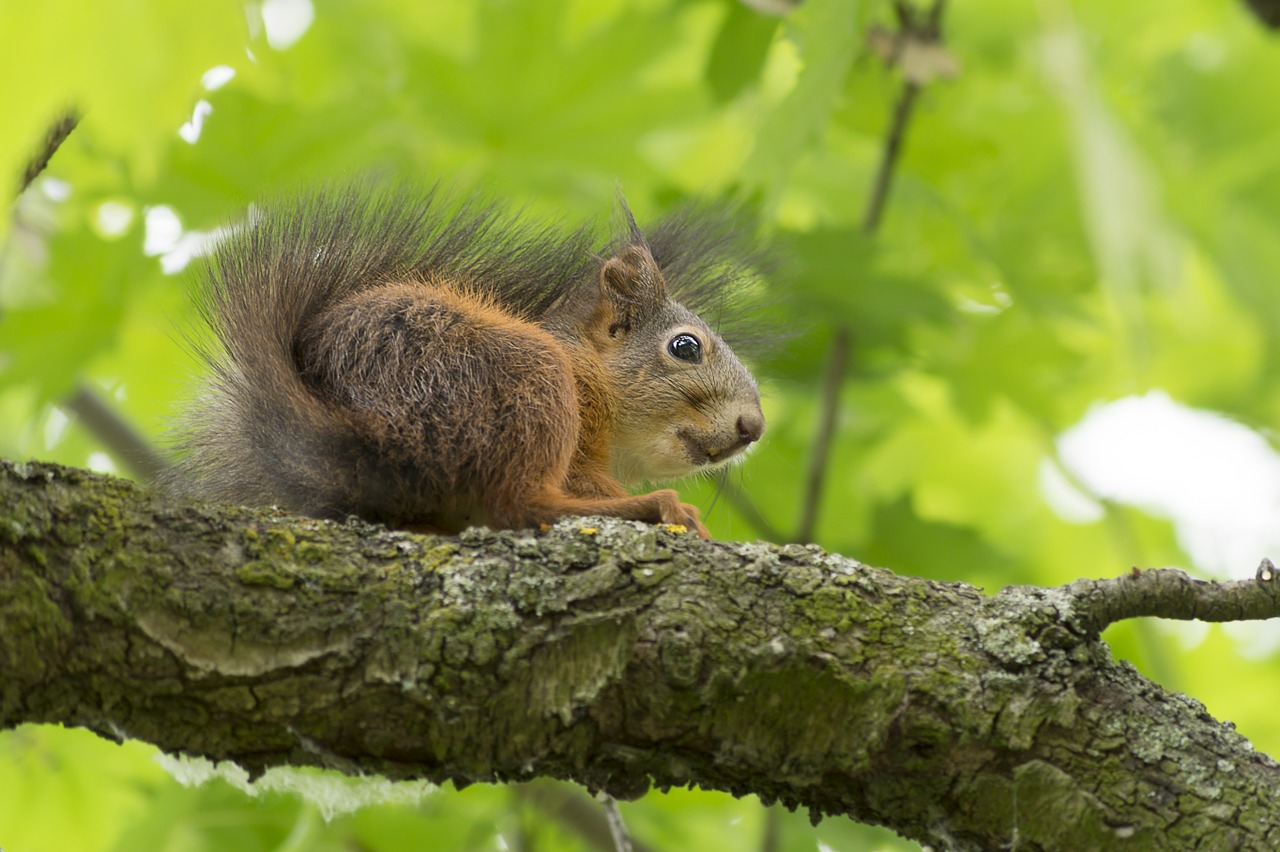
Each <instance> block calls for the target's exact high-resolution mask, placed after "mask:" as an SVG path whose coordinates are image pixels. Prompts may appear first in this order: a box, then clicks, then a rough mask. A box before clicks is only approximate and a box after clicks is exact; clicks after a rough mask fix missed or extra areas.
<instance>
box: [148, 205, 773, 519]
mask: <svg viewBox="0 0 1280 852" xmlns="http://www.w3.org/2000/svg"><path fill="white" fill-rule="evenodd" d="M620 207H621V208H622V214H623V218H624V219H625V231H626V233H625V234H624V235H623V236H622V237H621V238H615V239H614V241H613V244H612V246H611V247H610V248H609V249H607V250H606V251H607V256H601V255H600V254H597V253H596V252H595V251H594V250H593V246H592V243H593V237H592V235H591V232H590V230H589V229H587V228H581V229H579V230H577V231H574V232H572V233H569V234H567V235H566V234H561V233H557V232H556V230H555V229H554V228H551V227H547V226H545V225H530V224H527V223H525V222H523V221H522V220H521V219H520V218H519V217H516V216H513V215H511V214H509V213H504V212H502V211H501V210H500V209H499V208H497V207H496V206H494V205H492V204H489V203H487V202H483V201H476V200H473V201H471V202H463V203H457V202H455V201H450V200H449V199H448V198H446V197H444V194H443V193H441V192H440V191H439V190H437V189H427V190H405V189H399V190H388V189H379V188H377V187H373V186H371V185H369V184H367V183H365V184H353V185H345V186H338V187H333V186H330V187H325V188H322V189H319V190H313V191H310V192H307V193H303V194H300V195H296V196H293V197H282V198H280V199H277V200H274V201H270V202H268V203H266V204H264V205H261V206H257V207H254V208H251V210H250V214H249V216H248V219H247V221H246V223H245V224H243V225H241V226H238V227H235V228H232V229H229V233H228V234H227V235H226V236H225V237H224V238H223V239H222V240H221V241H220V242H219V243H218V244H217V245H216V246H215V247H214V248H213V250H212V252H211V255H210V257H209V259H208V262H207V263H206V264H205V265H204V266H203V267H202V269H203V271H202V272H201V273H200V274H199V280H198V281H197V286H196V292H197V295H196V309H197V313H198V314H199V317H200V319H201V320H203V322H204V323H205V324H207V325H208V326H209V328H210V329H211V331H212V340H211V341H209V340H206V341H205V342H200V341H198V340H197V341H196V342H195V343H194V346H195V348H196V350H197V354H198V355H199V356H200V357H201V358H202V359H203V360H204V361H206V362H207V364H208V366H209V367H210V378H209V379H208V380H207V381H206V383H205V385H204V387H203V388H202V389H201V391H200V392H199V394H198V396H197V398H196V400H195V401H194V402H193V403H192V404H191V405H190V407H189V408H188V409H187V411H186V413H185V415H184V417H183V418H182V423H181V425H180V426H179V439H178V443H179V445H180V453H179V456H180V457H179V460H178V463H177V465H176V467H175V473H174V475H173V478H172V480H171V482H170V486H171V488H173V489H174V490H177V491H179V492H181V493H185V494H187V495H188V496H193V497H197V498H201V499H205V500H210V501H221V502H229V503H237V504H241V505H277V506H279V507H281V508H283V509H286V510H290V511H295V512H297V513H299V514H304V515H309V516H313V517H318V518H329V519H341V518H345V517H347V516H350V515H356V516H359V517H361V518H363V519H365V520H369V521H374V522H381V523H385V524H388V525H389V526H393V527H400V528H406V529H412V530H420V531H434V532H443V533H456V532H459V531H461V530H462V529H463V528H465V527H467V526H471V525H479V524H486V525H489V526H491V527H495V528H504V529H525V528H539V527H541V526H542V525H545V524H549V523H551V522H552V521H554V520H556V519H557V518H559V517H562V516H566V515H607V516H612V517H617V518H630V519H636V520H643V521H649V522H653V523H667V524H680V525H684V526H686V527H688V528H692V529H693V530H695V531H696V532H697V533H698V535H699V536H701V537H703V538H707V537H708V534H707V530H706V528H705V527H704V526H703V524H702V522H701V520H700V518H699V512H698V509H697V508H696V507H694V506H691V505H689V504H687V503H683V502H681V500H680V498H679V496H678V495H677V493H676V492H675V491H674V490H670V489H662V490H655V491H650V492H648V493H643V494H631V493H629V492H628V491H627V490H626V488H625V487H624V485H636V484H640V483H645V482H655V481H665V480H670V479H675V478H679V477H683V476H685V475H688V474H691V473H696V472H703V471H710V470H713V469H715V468H718V467H721V466H723V465H726V464H728V463H729V462H730V461H732V460H734V459H737V458H739V457H741V456H742V454H743V452H744V451H745V450H746V449H747V448H748V446H750V445H751V444H753V443H754V442H756V441H758V440H759V439H760V436H761V434H762V433H763V431H764V428H765V421H764V415H763V413H762V412H761V408H760V396H759V392H758V389H757V385H756V381H755V379H754V378H753V377H752V375H751V373H750V372H748V370H747V369H746V368H745V367H744V366H743V365H742V363H741V362H740V361H739V360H738V358H737V357H736V356H735V355H734V353H733V351H732V350H731V349H730V347H729V345H728V344H726V343H725V341H724V340H723V339H722V338H721V336H720V335H719V334H718V333H717V332H716V331H713V330H712V329H711V328H710V327H709V326H708V324H707V323H706V322H704V321H703V320H702V319H700V318H699V316H698V315H697V314H695V313H694V311H693V310H692V309H691V306H694V307H699V306H700V307H704V308H706V309H707V312H709V311H711V310H715V309H717V308H718V307H719V306H721V305H723V304H724V303H725V302H726V301H727V300H729V299H730V298H731V297H732V294H733V292H734V290H735V288H736V287H740V285H742V283H743V282H744V281H747V280H748V279H747V277H746V276H747V275H748V274H749V272H748V271H747V270H746V268H745V267H744V266H742V265H740V264H738V265H735V258H734V257H733V256H732V251H733V250H732V248H731V247H732V246H733V245H734V242H735V239H737V238H736V237H735V236H734V235H733V234H732V233H731V232H732V224H731V223H729V224H726V223H727V222H729V220H728V219H727V218H726V217H723V216H721V217H719V218H717V217H716V216H714V215H713V216H710V217H709V218H708V217H702V219H701V220H700V217H699V216H698V215H696V214H691V213H689V212H685V213H682V214H677V215H676V216H673V217H670V218H668V219H667V220H665V221H663V222H661V223H659V224H658V225H656V226H655V227H654V228H653V229H652V231H651V232H650V235H649V237H648V238H647V239H646V237H645V236H644V234H642V232H641V231H640V229H639V228H638V227H637V225H636V223H635V219H634V218H633V217H632V215H631V213H630V211H629V210H628V209H627V207H626V203H625V201H623V200H621V198H620ZM681 299H683V300H684V302H685V303H682V301H680V300H681Z"/></svg>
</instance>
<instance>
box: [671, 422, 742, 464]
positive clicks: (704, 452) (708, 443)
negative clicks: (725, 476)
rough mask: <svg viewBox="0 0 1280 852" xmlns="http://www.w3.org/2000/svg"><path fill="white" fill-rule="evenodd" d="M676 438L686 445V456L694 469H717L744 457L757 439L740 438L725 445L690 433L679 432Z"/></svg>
mask: <svg viewBox="0 0 1280 852" xmlns="http://www.w3.org/2000/svg"><path fill="white" fill-rule="evenodd" d="M676 436H677V437H678V438H679V439H680V442H681V444H683V445H684V452H685V456H686V457H687V458H688V459H689V463H690V464H692V465H693V466H694V467H715V466H716V465H721V464H724V463H726V462H728V461H730V460H731V459H733V458H735V457H737V456H740V455H742V453H743V452H744V451H745V450H746V449H747V447H749V446H751V444H752V443H753V442H754V441H755V438H751V437H749V436H743V437H738V438H737V439H736V440H734V441H733V442H732V443H729V444H725V443H723V442H719V441H715V440H707V439H706V438H701V437H699V436H697V435H691V434H689V433H688V432H683V431H682V432H677V433H676Z"/></svg>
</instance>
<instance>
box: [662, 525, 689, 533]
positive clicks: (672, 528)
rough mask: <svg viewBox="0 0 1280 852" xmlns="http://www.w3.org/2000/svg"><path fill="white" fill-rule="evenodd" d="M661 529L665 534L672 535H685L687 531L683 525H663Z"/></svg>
mask: <svg viewBox="0 0 1280 852" xmlns="http://www.w3.org/2000/svg"><path fill="white" fill-rule="evenodd" d="M662 528H663V529H664V530H666V531H667V532H673V533H687V532H688V531H689V528H688V527H686V526H685V525H684V524H663V525H662Z"/></svg>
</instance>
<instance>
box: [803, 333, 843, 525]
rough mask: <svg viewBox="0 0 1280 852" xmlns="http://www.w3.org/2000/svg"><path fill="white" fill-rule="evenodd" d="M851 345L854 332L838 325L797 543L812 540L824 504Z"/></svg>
mask: <svg viewBox="0 0 1280 852" xmlns="http://www.w3.org/2000/svg"><path fill="white" fill-rule="evenodd" d="M852 346H853V335H852V334H850V333H849V328H848V326H840V327H839V328H837V329H836V333H835V336H834V337H832V339H831V353H830V355H828V356H827V372H826V375H825V377H824V378H823V382H822V408H821V410H820V412H819V414H818V434H817V436H816V437H815V438H814V439H813V455H812V456H810V457H809V475H808V476H807V477H806V479H805V491H804V502H803V503H802V504H801V505H802V507H803V508H802V510H801V514H800V528H799V530H798V531H797V532H796V535H795V540H796V541H798V542H802V543H808V542H810V541H813V532H814V528H815V527H816V526H817V524H818V507H819V506H820V505H822V491H823V486H824V485H825V484H826V479H827V462H828V460H829V456H830V453H831V440H832V438H834V437H835V433H836V417H837V415H838V414H839V413H840V388H841V387H843V386H844V375H845V371H846V369H847V368H848V366H849V350H850V349H851V348H852Z"/></svg>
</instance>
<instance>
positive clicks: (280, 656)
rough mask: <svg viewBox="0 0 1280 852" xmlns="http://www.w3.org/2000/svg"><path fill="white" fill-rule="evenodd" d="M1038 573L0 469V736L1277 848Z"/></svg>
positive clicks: (1232, 741) (1000, 839) (1016, 830)
mask: <svg viewBox="0 0 1280 852" xmlns="http://www.w3.org/2000/svg"><path fill="white" fill-rule="evenodd" d="M1069 590H1070V587H1065V588H1063V589H1037V588H1027V587H1021V588H1013V589H1008V590H1006V591H1004V592H1002V593H1001V594H999V595H995V596H985V595H983V594H982V593H981V592H980V591H979V590H977V589H975V588H973V587H971V586H967V585H963V584H959V583H938V582H930V581H924V580H918V579H910V578H904V577H899V576H897V575H894V574H892V573H891V572H888V571H884V570H881V569H877V568H871V567H868V566H865V565H862V564H859V563H857V562H855V561H853V560H851V559H847V558H844V557H841V556H836V555H833V554H828V553H825V552H823V551H822V550H820V549H818V548H817V547H813V546H803V547H802V546H799V545H788V546H782V547H779V546H775V545H769V544H738V543H723V542H721V543H707V542H700V541H698V540H696V539H695V538H693V537H691V536H687V535H678V534H674V533H671V532H668V531H664V530H660V529H657V528H654V527H650V526H646V525H644V524H639V523H632V522H618V521H606V520H599V521H595V520H583V519H573V520H570V521H565V522H562V523H560V524H558V525H556V527H554V528H553V529H552V530H551V531H550V532H548V533H544V534H537V535H535V534H532V533H527V532H525V533H510V532H502V533H496V532H490V531H487V530H482V529H481V530H471V531H468V532H467V533H465V534H463V535H462V536H460V537H456V538H446V537H432V536H419V535H412V534H408V533H403V532H394V531H388V530H385V529H383V528H381V527H376V526H369V525H366V524H363V523H359V522H351V523H348V524H333V523H326V522H319V521H311V520H302V519H297V518H291V517H287V516H284V515H281V514H278V513H274V512H271V511H253V510H245V509H232V508H227V507H207V506H199V505H195V504H186V503H174V502H172V501H166V500H164V499H162V498H159V497H157V496H155V495H152V494H151V493H149V492H147V491H145V490H142V489H140V488H138V487H136V486H134V485H132V484H130V483H128V482H126V481H123V480H119V479H115V478H111V477H102V476H97V475H94V474H89V473H86V472H83V471H78V470H74V469H68V468H60V467H57V466H53V465H46V464H37V463H29V464H12V463H8V462H4V463H0V725H2V726H4V727H11V726H14V725H17V724H20V723H24V722H46V723H62V724H66V725H81V726H85V727H88V728H91V729H93V730H95V731H98V732H100V733H102V734H104V735H107V736H113V737H136V738H139V739H142V740H145V741H148V742H151V743H154V744H156V745H158V746H159V747H160V748H162V749H165V750H167V751H171V752H185V753H190V754H198V755H203V756H205V757H209V758H213V759H216V760H232V761H235V762H237V763H239V764H240V765H242V766H244V767H246V768H248V769H249V770H250V771H261V770H262V769H264V768H266V767H270V766H276V765H281V764H311V765H323V766H331V767H337V768H340V769H343V770H345V771H348V772H377V773H383V774H385V775H387V776H389V777H392V778H408V777H424V778H428V779H432V780H437V781H439V780H444V779H451V780H453V781H454V782H456V783H459V784H465V783H468V782H474V781H500V780H516V779H528V778H533V777H536V776H549V777H554V778H561V779H570V780H575V781H578V782H580V783H582V784H585V785H587V786H589V787H592V788H595V789H603V790H607V791H609V792H610V793H612V794H613V795H615V796H619V797H633V796H637V795H640V794H642V793H643V792H645V791H646V790H647V789H649V787H650V786H656V787H660V788H665V787H668V786H680V785H687V784H696V785H698V786H701V787H705V788H713V789H719V790H726V791H729V792H731V793H734V794H746V793H757V794H759V795H760V796H761V798H763V799H764V800H765V801H766V802H768V801H772V800H778V801H781V802H783V803H785V804H787V805H789V806H802V807H807V808H809V809H811V811H812V813H813V814H814V815H815V816H817V815H822V814H847V815H849V816H852V817H853V818H855V819H858V820H862V821H866V822H873V823H879V824H882V825H887V826H889V827H891V828H893V829H895V830H897V831H898V832H900V833H901V834H903V835H905V836H908V837H911V838H915V839H917V840H919V841H921V842H923V843H926V844H929V845H932V846H935V847H938V848H948V849H995V848H1017V849H1022V850H1034V849H1170V848H1178V849H1196V848H1204V849H1224V848H1231V849H1244V848H1256V849H1275V848H1280V808H1277V807H1276V805H1275V801H1276V796H1277V793H1276V790H1277V789H1278V788H1280V772H1278V771H1277V765H1276V763H1274V762H1273V761H1272V760H1271V759H1270V758H1268V757H1267V756H1265V755H1262V754H1259V753H1257V752H1254V751H1253V750H1252V748H1251V747H1250V745H1249V743H1248V742H1247V741H1246V740H1245V739H1244V738H1243V737H1241V736H1240V735H1239V734H1237V733H1236V732H1235V731H1234V730H1233V729H1232V728H1231V727H1230V726H1229V725H1226V724H1223V723H1221V722H1218V721H1215V720H1214V719H1213V718H1211V717H1210V716H1209V715H1208V714H1207V713H1206V712H1205V710H1204V708H1203V707H1202V706H1201V705H1200V704H1199V703H1198V702H1196V701H1194V700H1193V699H1190V698H1187V697H1185V696H1183V695H1180V694H1176V693H1171V692H1168V691H1166V690H1164V689H1162V688H1161V687H1159V686H1157V685H1155V684H1153V683H1151V682H1149V681H1147V680H1145V679H1144V678H1143V677H1142V676H1141V675H1139V674H1138V673H1137V672H1136V671H1135V670H1134V669H1133V668H1132V667H1130V666H1128V665H1127V664H1124V663H1119V662H1116V661H1115V660H1114V659H1112V657H1111V654H1110V652H1109V650H1108V648H1107V647H1106V645H1105V644H1103V643H1102V642H1101V641H1099V640H1098V638H1097V636H1096V634H1095V633H1094V631H1093V630H1092V629H1089V627H1088V625H1089V623H1090V618H1091V617H1092V616H1090V615H1088V614H1086V615H1084V616H1082V615H1081V614H1079V613H1077V612H1076V611H1075V609H1076V606H1075V602H1076V601H1077V600H1078V598H1076V597H1073V595H1072V594H1070V593H1069Z"/></svg>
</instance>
